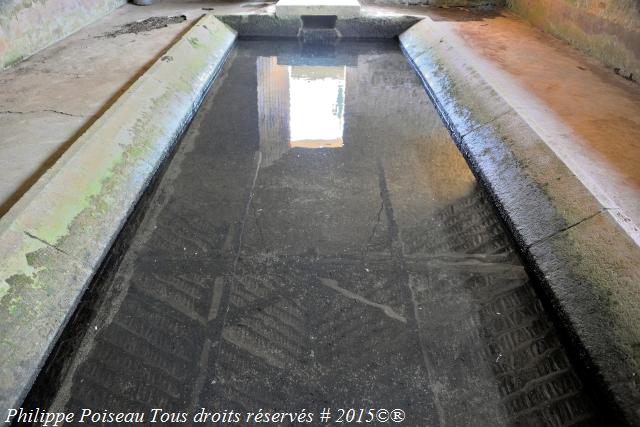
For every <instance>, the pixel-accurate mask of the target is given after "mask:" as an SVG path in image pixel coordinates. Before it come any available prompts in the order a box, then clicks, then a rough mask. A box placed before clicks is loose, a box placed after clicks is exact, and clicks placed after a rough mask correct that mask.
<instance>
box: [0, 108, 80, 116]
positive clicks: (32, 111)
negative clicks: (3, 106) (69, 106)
mask: <svg viewBox="0 0 640 427" xmlns="http://www.w3.org/2000/svg"><path fill="white" fill-rule="evenodd" d="M36 113H55V114H60V115H63V116H69V117H84V116H79V115H77V114H71V113H65V112H64V111H58V110H51V109H45V110H31V111H13V110H5V111H0V114H36Z"/></svg>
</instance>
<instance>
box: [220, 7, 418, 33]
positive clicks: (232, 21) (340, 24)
mask: <svg viewBox="0 0 640 427" xmlns="http://www.w3.org/2000/svg"><path fill="white" fill-rule="evenodd" d="M217 18H218V19H220V20H221V21H222V22H224V23H225V24H227V25H228V26H230V27H231V28H233V29H234V30H236V31H237V32H238V37H282V38H298V32H299V31H300V27H301V21H300V17H298V16H296V17H282V18H281V17H277V16H276V15H274V14H252V15H246V14H244V15H219V16H217ZM420 19H421V18H417V17H414V16H403V15H389V16H380V15H366V14H364V13H363V14H362V15H361V16H359V17H355V18H341V17H338V19H337V21H336V29H337V30H338V32H339V33H340V37H341V38H343V39H392V38H395V37H397V36H399V35H400V34H401V33H402V32H403V31H405V30H407V29H408V28H409V27H411V26H412V25H413V24H415V23H416V22H418V21H419V20H420Z"/></svg>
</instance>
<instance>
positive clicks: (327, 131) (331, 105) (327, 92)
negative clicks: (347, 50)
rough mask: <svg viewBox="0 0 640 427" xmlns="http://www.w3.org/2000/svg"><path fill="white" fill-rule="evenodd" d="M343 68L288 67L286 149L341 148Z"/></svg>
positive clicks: (344, 70)
mask: <svg viewBox="0 0 640 427" xmlns="http://www.w3.org/2000/svg"><path fill="white" fill-rule="evenodd" d="M345 80H346V67H344V66H342V67H326V66H317V67H311V66H296V65H294V66H290V67H289V128H290V138H291V140H290V146H291V147H303V148H336V147H342V146H343V144H344V143H343V140H342V132H343V128H344V99H345Z"/></svg>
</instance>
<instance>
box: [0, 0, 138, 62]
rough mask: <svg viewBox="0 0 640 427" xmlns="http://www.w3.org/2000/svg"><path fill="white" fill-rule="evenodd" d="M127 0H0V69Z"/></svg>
mask: <svg viewBox="0 0 640 427" xmlns="http://www.w3.org/2000/svg"><path fill="white" fill-rule="evenodd" d="M125 3H126V0H2V1H0V69H3V68H5V67H7V66H9V65H11V64H13V63H16V62H18V61H20V60H22V59H24V58H26V57H28V56H30V55H32V54H34V53H36V52H37V51H39V50H41V49H43V48H45V47H47V46H49V45H50V44H51V43H54V42H56V41H58V40H60V39H62V38H64V37H66V36H68V35H69V34H71V33H73V32H75V31H77V30H79V29H80V28H82V27H84V26H85V25H88V24H90V23H92V22H93V21H95V20H97V19H98V18H100V17H102V16H104V15H106V14H108V13H109V12H111V11H113V10H114V9H116V8H118V7H120V6H122V5H123V4H125Z"/></svg>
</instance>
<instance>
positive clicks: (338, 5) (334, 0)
mask: <svg viewBox="0 0 640 427" xmlns="http://www.w3.org/2000/svg"><path fill="white" fill-rule="evenodd" d="M302 15H324V16H329V15H332V16H337V17H338V18H355V17H357V16H360V3H359V2H358V0H313V1H306V0H279V1H278V3H276V16H278V17H279V18H290V17H300V16H302Z"/></svg>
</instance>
